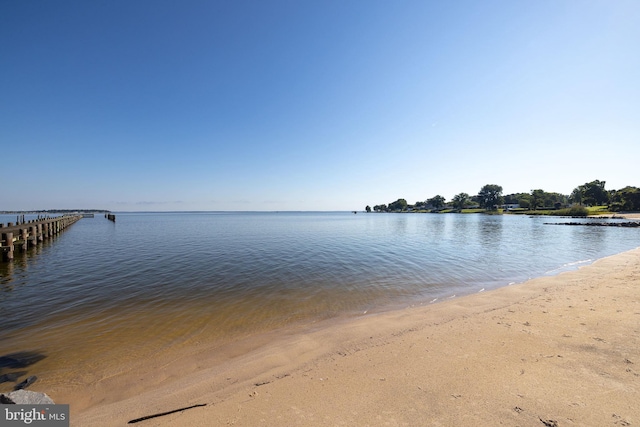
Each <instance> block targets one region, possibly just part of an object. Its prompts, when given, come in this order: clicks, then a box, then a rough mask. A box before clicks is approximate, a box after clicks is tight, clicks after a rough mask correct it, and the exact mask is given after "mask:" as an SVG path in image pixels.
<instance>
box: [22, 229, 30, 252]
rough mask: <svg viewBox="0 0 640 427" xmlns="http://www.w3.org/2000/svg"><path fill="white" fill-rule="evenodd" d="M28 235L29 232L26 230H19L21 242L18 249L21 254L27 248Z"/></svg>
mask: <svg viewBox="0 0 640 427" xmlns="http://www.w3.org/2000/svg"><path fill="white" fill-rule="evenodd" d="M28 234H29V232H28V230H27V229H26V228H21V229H20V241H21V245H20V246H21V248H20V249H21V250H22V251H23V252H26V251H27V246H28V244H27V237H28Z"/></svg>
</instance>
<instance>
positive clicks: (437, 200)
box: [427, 194, 446, 209]
mask: <svg viewBox="0 0 640 427" xmlns="http://www.w3.org/2000/svg"><path fill="white" fill-rule="evenodd" d="M445 202H446V200H445V198H444V197H442V196H441V195H439V194H438V195H437V196H433V197H432V198H430V199H428V200H427V204H428V205H431V206H433V207H434V209H440V208H442V207H443V206H444V204H445Z"/></svg>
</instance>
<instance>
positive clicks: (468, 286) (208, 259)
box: [0, 212, 640, 391]
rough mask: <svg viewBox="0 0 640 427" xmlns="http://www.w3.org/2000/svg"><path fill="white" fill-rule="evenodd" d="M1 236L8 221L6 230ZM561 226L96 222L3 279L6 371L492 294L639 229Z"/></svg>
mask: <svg viewBox="0 0 640 427" xmlns="http://www.w3.org/2000/svg"><path fill="white" fill-rule="evenodd" d="M8 221H15V215H13V216H4V217H3V216H0V222H8ZM562 221H565V220H564V219H561V218H542V217H534V218H529V217H525V216H509V215H458V214H443V215H435V214H434V215H431V214H373V213H372V214H362V213H360V214H357V215H354V214H352V213H307V212H305V213H220V212H197V213H118V214H117V222H116V223H113V222H110V221H107V220H106V219H104V218H103V217H102V216H100V215H96V217H95V218H85V219H82V220H81V221H79V222H77V223H76V224H74V225H72V226H71V227H70V228H69V229H67V230H66V231H64V232H63V233H62V234H60V235H59V236H56V237H55V238H54V239H51V240H49V241H47V242H45V243H44V244H42V245H39V246H38V247H36V248H33V249H31V250H29V251H28V253H26V254H19V253H16V259H15V260H14V261H13V262H12V263H0V319H1V328H0V356H2V355H6V354H11V353H13V352H17V351H24V350H36V351H38V352H41V353H42V354H44V355H46V356H47V357H46V358H45V359H43V360H42V361H39V362H38V363H37V364H34V365H33V366H32V367H30V368H29V371H30V374H31V373H34V374H37V375H38V376H39V377H40V378H44V379H45V381H48V383H49V384H50V385H52V386H54V385H55V384H60V383H66V384H69V383H74V382H75V383H79V384H81V383H85V382H91V381H96V380H98V379H101V378H104V376H105V375H111V374H113V372H110V373H106V371H105V369H107V367H108V368H109V369H111V370H112V369H114V366H117V365H118V364H119V363H121V362H128V361H131V360H135V359H139V358H149V357H156V356H158V355H159V354H162V353H163V352H164V351H167V350H169V349H174V348H176V347H178V346H189V345H192V344H193V343H196V342H202V341H205V342H228V341H230V340H234V339H237V338H238V337H243V336H246V335H249V334H254V333H257V332H261V331H270V330H274V329H277V328H279V327H282V326H285V325H291V324H293V323H296V322H314V321H318V320H322V319H328V318H334V317H338V316H351V315H356V314H360V313H364V312H371V311H378V310H384V309H387V308H389V307H398V306H401V305H412V304H423V303H429V302H431V301H434V300H438V299H443V298H448V297H451V296H453V295H458V296H459V295H462V294H468V293H474V292H479V291H481V290H489V289H492V288H496V287H500V286H505V285H508V284H510V283H517V282H522V281H524V280H526V279H528V278H531V277H537V276H542V275H548V274H557V273H559V272H561V271H565V270H569V269H574V268H577V267H579V266H580V265H584V264H587V263H590V262H592V261H594V260H595V259H598V258H602V257H604V256H608V255H612V254H615V253H619V252H622V251H625V250H628V249H632V248H635V247H637V246H639V242H640V229H637V228H635V229H629V228H624V229H623V228H617V227H560V226H550V225H545V224H544V222H562ZM572 221H575V220H572ZM0 369H2V368H0ZM6 372H8V370H6ZM2 373H3V372H0V375H1V374H2ZM10 386H12V384H9V383H5V384H0V391H3V390H6V389H8V388H9V387H10Z"/></svg>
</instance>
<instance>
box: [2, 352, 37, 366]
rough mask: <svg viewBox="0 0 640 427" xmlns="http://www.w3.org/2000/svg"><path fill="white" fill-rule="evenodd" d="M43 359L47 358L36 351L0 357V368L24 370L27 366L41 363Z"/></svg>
mask: <svg viewBox="0 0 640 427" xmlns="http://www.w3.org/2000/svg"><path fill="white" fill-rule="evenodd" d="M45 357H47V356H45V355H44V354H42V353H38V352H36V351H21V352H18V353H11V354H5V355H4V356H0V368H13V369H18V368H26V367H27V366H29V365H33V364H34V363H36V362H39V361H41V360H42V359H44V358H45Z"/></svg>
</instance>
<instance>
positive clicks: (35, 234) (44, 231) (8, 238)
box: [0, 215, 82, 261]
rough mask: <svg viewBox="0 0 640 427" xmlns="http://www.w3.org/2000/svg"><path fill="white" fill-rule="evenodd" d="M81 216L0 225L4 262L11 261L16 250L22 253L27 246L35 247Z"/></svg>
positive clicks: (0, 242) (1, 250) (0, 246)
mask: <svg viewBox="0 0 640 427" xmlns="http://www.w3.org/2000/svg"><path fill="white" fill-rule="evenodd" d="M81 218H82V216H81V215H73V216H67V215H65V216H59V217H55V218H44V219H38V220H30V221H24V216H23V218H22V220H23V221H22V223H20V217H19V216H18V223H17V224H14V223H12V222H10V223H8V224H6V225H5V224H0V231H1V234H0V236H1V237H2V239H1V240H0V252H1V253H2V259H3V260H4V261H11V260H13V258H14V252H15V249H16V248H18V249H19V250H21V251H22V252H24V251H26V250H27V249H28V248H29V246H36V245H37V244H38V243H40V242H42V241H44V239H48V238H50V237H53V236H54V235H56V234H58V233H60V232H61V231H63V230H64V229H65V228H67V227H68V226H70V225H71V224H73V223H75V222H76V221H78V220H79V219H81Z"/></svg>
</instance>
